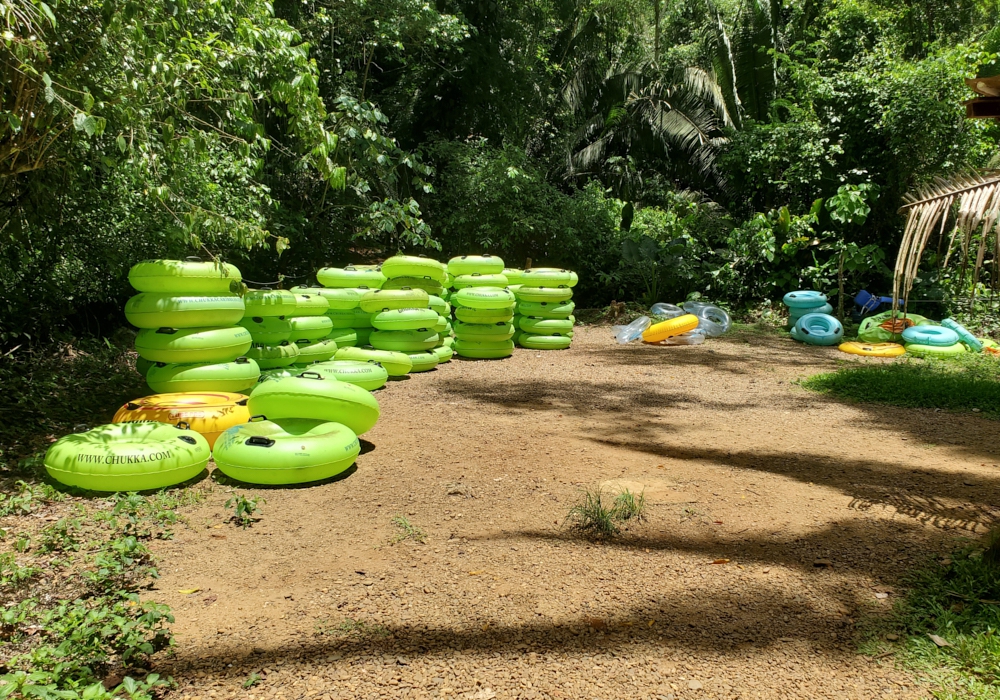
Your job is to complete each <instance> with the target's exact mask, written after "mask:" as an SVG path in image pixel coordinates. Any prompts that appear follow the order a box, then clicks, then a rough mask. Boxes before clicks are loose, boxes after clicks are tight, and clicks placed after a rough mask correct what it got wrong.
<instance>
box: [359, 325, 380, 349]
mask: <svg viewBox="0 0 1000 700" xmlns="http://www.w3.org/2000/svg"><path fill="white" fill-rule="evenodd" d="M354 332H355V333H356V334H357V336H358V342H356V343H355V345H356V346H358V347H359V348H363V347H366V346H368V347H370V346H371V337H372V333H374V332H375V329H374V328H355V329H354Z"/></svg>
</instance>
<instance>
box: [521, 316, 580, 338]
mask: <svg viewBox="0 0 1000 700" xmlns="http://www.w3.org/2000/svg"><path fill="white" fill-rule="evenodd" d="M575 321H576V319H575V318H573V317H572V316H570V317H569V318H540V317H538V316H522V317H521V320H520V323H519V324H518V327H519V328H520V329H521V330H522V331H524V332H525V333H535V334H537V335H556V334H566V333H569V332H571V331H572V330H573V323H574V322H575Z"/></svg>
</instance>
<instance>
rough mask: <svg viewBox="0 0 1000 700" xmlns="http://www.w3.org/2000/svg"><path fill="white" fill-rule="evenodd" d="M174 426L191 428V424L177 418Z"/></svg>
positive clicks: (182, 428) (185, 428) (180, 428)
mask: <svg viewBox="0 0 1000 700" xmlns="http://www.w3.org/2000/svg"><path fill="white" fill-rule="evenodd" d="M174 427H175V428H177V429H178V430H191V424H190V423H188V422H187V421H186V420H179V421H177V422H176V423H175V424H174Z"/></svg>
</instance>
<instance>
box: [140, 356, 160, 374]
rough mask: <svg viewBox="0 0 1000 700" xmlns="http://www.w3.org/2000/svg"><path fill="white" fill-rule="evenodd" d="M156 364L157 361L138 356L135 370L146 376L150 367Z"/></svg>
mask: <svg viewBox="0 0 1000 700" xmlns="http://www.w3.org/2000/svg"><path fill="white" fill-rule="evenodd" d="M155 364H156V363H155V362H151V361H150V360H147V359H144V358H142V357H137V358H135V371H136V372H138V373H139V374H141V375H142V376H144V377H145V376H146V373H147V372H149V369H150V368H151V367H152V366H153V365H155Z"/></svg>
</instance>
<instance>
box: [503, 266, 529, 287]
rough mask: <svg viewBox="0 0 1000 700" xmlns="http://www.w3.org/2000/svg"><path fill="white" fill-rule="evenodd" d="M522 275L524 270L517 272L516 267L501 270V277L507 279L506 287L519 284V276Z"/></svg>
mask: <svg viewBox="0 0 1000 700" xmlns="http://www.w3.org/2000/svg"><path fill="white" fill-rule="evenodd" d="M523 274H524V270H519V269H517V268H516V267H505V268H504V269H503V276H504V277H506V278H507V285H508V286H510V285H512V284H521V275H523Z"/></svg>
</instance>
